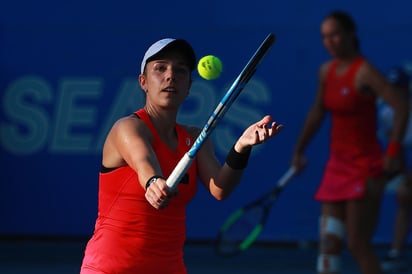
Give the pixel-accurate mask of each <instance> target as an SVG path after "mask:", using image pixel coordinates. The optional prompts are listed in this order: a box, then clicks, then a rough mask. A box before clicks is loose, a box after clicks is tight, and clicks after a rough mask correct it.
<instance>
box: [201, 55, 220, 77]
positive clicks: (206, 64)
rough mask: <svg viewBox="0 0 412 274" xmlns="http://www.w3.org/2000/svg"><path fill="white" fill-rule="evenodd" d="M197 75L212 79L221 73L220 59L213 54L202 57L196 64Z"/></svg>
mask: <svg viewBox="0 0 412 274" xmlns="http://www.w3.org/2000/svg"><path fill="white" fill-rule="evenodd" d="M197 71H198V72H199V75H200V76H202V77H203V78H204V79H206V80H213V79H216V78H218V77H219V76H220V74H221V73H222V61H220V59H219V58H218V57H216V56H214V55H207V56H204V57H202V58H201V59H200V60H199V63H198V64H197Z"/></svg>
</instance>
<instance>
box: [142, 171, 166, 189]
mask: <svg viewBox="0 0 412 274" xmlns="http://www.w3.org/2000/svg"><path fill="white" fill-rule="evenodd" d="M159 178H161V179H164V178H163V176H159V175H154V176H152V177H150V178H149V180H147V182H146V186H145V189H146V190H147V189H148V188H149V186H150V185H151V184H153V183H154V182H156V180H157V179H159Z"/></svg>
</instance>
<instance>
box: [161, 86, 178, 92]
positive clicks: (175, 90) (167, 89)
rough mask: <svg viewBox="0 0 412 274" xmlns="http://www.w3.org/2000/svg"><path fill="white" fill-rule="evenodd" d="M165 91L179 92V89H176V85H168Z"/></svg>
mask: <svg viewBox="0 0 412 274" xmlns="http://www.w3.org/2000/svg"><path fill="white" fill-rule="evenodd" d="M163 91H166V92H177V89H175V88H174V87H167V88H165V89H163Z"/></svg>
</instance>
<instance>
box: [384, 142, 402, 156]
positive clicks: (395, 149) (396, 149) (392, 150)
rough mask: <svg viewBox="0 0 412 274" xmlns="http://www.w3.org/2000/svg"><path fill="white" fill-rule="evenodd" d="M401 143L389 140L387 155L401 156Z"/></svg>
mask: <svg viewBox="0 0 412 274" xmlns="http://www.w3.org/2000/svg"><path fill="white" fill-rule="evenodd" d="M401 148H402V146H401V144H400V143H398V142H389V144H388V147H387V148H386V156H388V157H391V158H395V157H397V156H399V153H400V152H401Z"/></svg>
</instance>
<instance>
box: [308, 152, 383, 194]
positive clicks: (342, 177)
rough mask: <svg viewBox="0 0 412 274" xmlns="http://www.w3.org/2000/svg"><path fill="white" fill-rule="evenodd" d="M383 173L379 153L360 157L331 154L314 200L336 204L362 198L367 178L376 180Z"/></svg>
mask: <svg viewBox="0 0 412 274" xmlns="http://www.w3.org/2000/svg"><path fill="white" fill-rule="evenodd" d="M382 171H383V156H382V154H381V152H380V151H378V152H376V153H369V154H362V155H356V156H354V155H342V154H341V153H339V154H337V153H333V152H332V153H331V154H330V157H329V160H328V162H327V164H326V168H325V172H324V174H323V178H322V181H321V183H320V185H319V188H318V190H317V192H316V193H315V199H316V200H318V201H323V202H337V201H343V200H349V199H358V198H362V197H363V196H364V195H365V191H366V185H367V184H366V182H367V179H368V178H377V177H379V176H380V175H381V174H382Z"/></svg>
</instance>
